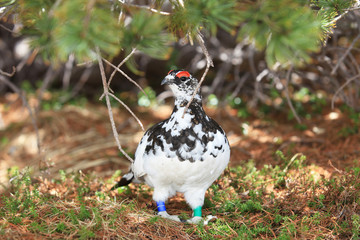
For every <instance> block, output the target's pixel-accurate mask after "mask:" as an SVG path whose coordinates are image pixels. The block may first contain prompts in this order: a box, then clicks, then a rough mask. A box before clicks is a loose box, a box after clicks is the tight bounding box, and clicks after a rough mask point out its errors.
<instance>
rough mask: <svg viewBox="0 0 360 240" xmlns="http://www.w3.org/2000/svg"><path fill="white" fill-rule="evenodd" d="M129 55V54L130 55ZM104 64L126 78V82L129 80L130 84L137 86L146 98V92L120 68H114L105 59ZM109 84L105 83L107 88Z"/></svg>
mask: <svg viewBox="0 0 360 240" xmlns="http://www.w3.org/2000/svg"><path fill="white" fill-rule="evenodd" d="M130 54H131V53H130ZM103 60H104V62H106V63H107V64H108V65H110V66H111V67H113V68H114V69H115V70H116V71H118V72H119V73H121V74H122V75H123V76H124V77H126V78H127V80H129V81H130V82H132V83H133V84H134V85H135V86H137V87H138V88H139V89H140V90H141V91H142V92H143V93H144V94H145V95H146V96H147V94H146V92H145V91H144V89H142V87H141V86H140V85H139V84H138V83H137V82H135V81H134V80H133V79H132V78H131V77H129V76H128V75H127V74H126V73H124V72H123V71H122V70H121V69H120V68H118V67H116V66H115V65H114V64H112V63H111V62H109V61H108V60H106V59H105V58H103ZM109 84H110V82H108V83H107V85H108V87H109Z"/></svg>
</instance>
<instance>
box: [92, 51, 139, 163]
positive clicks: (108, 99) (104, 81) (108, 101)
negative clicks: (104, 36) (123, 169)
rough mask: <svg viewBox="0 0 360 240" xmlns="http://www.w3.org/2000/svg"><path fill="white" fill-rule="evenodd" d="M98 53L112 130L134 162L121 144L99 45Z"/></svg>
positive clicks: (131, 160) (123, 152)
mask: <svg viewBox="0 0 360 240" xmlns="http://www.w3.org/2000/svg"><path fill="white" fill-rule="evenodd" d="M96 55H97V60H98V63H99V69H100V73H101V79H102V84H103V87H104V96H105V100H106V106H107V109H108V113H109V118H110V123H111V128H112V131H113V134H114V138H115V141H116V144H117V146H118V148H119V150H120V152H121V153H122V154H124V156H125V157H126V158H127V159H128V160H129V161H130V162H132V163H133V162H134V159H132V158H131V157H130V156H129V155H128V154H127V153H126V152H125V151H124V150H123V149H122V147H121V144H120V140H119V134H118V132H117V130H116V125H115V121H114V116H113V112H112V108H111V103H110V98H109V95H110V94H109V88H108V84H107V81H106V75H105V70H104V65H103V62H102V57H101V55H100V50H99V48H98V47H97V48H96Z"/></svg>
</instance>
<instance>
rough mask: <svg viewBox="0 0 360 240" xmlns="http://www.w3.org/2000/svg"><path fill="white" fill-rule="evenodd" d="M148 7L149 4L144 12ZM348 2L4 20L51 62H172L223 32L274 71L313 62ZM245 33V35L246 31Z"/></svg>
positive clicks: (162, 4) (108, 7) (245, 1)
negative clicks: (136, 58) (136, 53)
mask: <svg viewBox="0 0 360 240" xmlns="http://www.w3.org/2000/svg"><path fill="white" fill-rule="evenodd" d="M144 2H148V3H149V2H150V3H149V4H144ZM354 4H355V1H351V0H349V1H342V0H311V1H309V0H276V1H270V0H255V1H249V0H239V1H233V0H185V1H183V0H177V1H176V0H169V1H164V0H156V1H131V0H119V1H114V0H113V1H108V0H62V1H61V0H50V1H45V0H11V1H10V0H9V1H2V2H1V3H0V6H1V8H2V12H3V13H5V14H2V16H3V17H4V16H6V15H7V16H9V15H11V16H12V17H13V22H14V23H17V24H21V25H22V30H21V33H22V34H24V35H28V36H31V39H32V47H33V48H34V49H36V50H37V51H38V52H39V53H40V54H41V55H42V56H43V57H44V59H46V60H51V61H55V62H64V61H66V60H67V59H68V57H69V55H71V54H73V55H74V56H75V59H76V60H77V61H78V62H84V61H90V60H94V59H96V58H95V54H94V52H95V48H96V47H98V48H99V49H100V50H101V52H102V53H103V54H106V55H107V56H108V57H111V56H115V55H116V54H118V53H119V52H120V51H121V50H125V52H128V53H129V52H130V51H131V50H132V49H133V48H136V49H138V50H140V51H142V52H144V53H145V54H147V55H150V56H151V57H157V58H166V57H167V56H168V55H169V54H168V53H169V47H170V46H171V43H172V42H174V41H177V40H178V39H180V38H185V39H189V40H190V43H193V39H195V38H194V37H195V36H196V35H197V34H199V33H200V32H201V33H203V34H208V33H209V34H216V33H217V30H218V28H222V29H223V30H225V31H228V32H229V33H231V34H232V35H238V40H239V41H242V40H243V39H244V38H247V37H250V38H249V39H250V40H252V41H253V42H254V43H255V45H256V46H257V47H258V48H259V49H262V50H265V55H266V60H267V63H268V65H269V66H270V67H271V66H273V65H275V64H276V63H277V62H278V63H281V64H285V65H286V64H295V65H296V64H301V63H303V62H304V61H308V60H309V53H310V52H312V51H316V50H317V49H318V48H319V46H320V45H321V40H324V39H326V35H327V34H329V33H331V30H332V28H333V27H334V26H335V23H336V20H337V19H338V18H339V16H341V15H343V14H344V13H346V11H348V10H349V9H351V7H352V6H354ZM239 30H240V31H239Z"/></svg>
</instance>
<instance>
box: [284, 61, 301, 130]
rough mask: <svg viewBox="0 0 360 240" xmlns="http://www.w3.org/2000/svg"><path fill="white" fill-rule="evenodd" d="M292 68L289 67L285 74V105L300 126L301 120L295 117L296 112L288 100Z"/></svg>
mask: <svg viewBox="0 0 360 240" xmlns="http://www.w3.org/2000/svg"><path fill="white" fill-rule="evenodd" d="M293 68H294V66H293V65H291V66H290V68H289V70H288V72H287V74H286V83H285V96H286V100H287V103H288V105H289V107H290V109H291V111H292V113H293V114H294V117H295V119H296V121H297V122H298V123H299V124H301V119H300V117H299V116H298V115H297V113H296V110H295V108H294V106H293V104H292V102H291V99H290V96H289V82H290V80H291V73H292V70H293Z"/></svg>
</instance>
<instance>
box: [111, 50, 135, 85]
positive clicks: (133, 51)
mask: <svg viewBox="0 0 360 240" xmlns="http://www.w3.org/2000/svg"><path fill="white" fill-rule="evenodd" d="M135 52H136V48H133V50H132V51H131V53H129V55H127V56H126V58H124V59H123V60H122V61H121V63H119V65H117V68H119V69H120V67H121V66H122V65H123V64H124V63H125V62H126V61H127V60H129V58H130V57H131V56H132V55H134V53H135ZM115 73H116V69H114V71H113V72H112V73H111V75H110V78H109V80H108V87H109V89H110V84H111V81H112V79H113V78H114V76H115ZM140 90H141V88H140Z"/></svg>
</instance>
